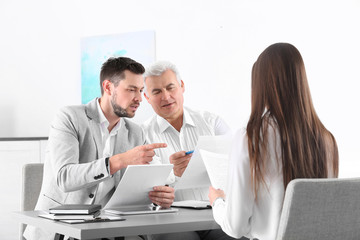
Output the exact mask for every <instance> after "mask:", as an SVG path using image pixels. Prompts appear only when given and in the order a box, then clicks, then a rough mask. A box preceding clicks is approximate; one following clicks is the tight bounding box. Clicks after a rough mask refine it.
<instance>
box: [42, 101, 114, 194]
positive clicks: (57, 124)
mask: <svg viewBox="0 0 360 240" xmlns="http://www.w3.org/2000/svg"><path fill="white" fill-rule="evenodd" d="M79 118H80V116H79V117H78V116H76V113H75V111H74V110H73V109H71V108H69V107H67V108H63V109H62V110H60V111H59V113H58V114H57V116H56V118H55V120H54V121H53V123H52V125H51V130H50V135H49V142H48V150H49V156H50V161H51V165H52V166H53V169H52V170H53V174H54V176H56V182H57V185H58V187H59V188H60V189H61V190H62V191H64V192H71V191H76V190H79V189H83V188H87V187H91V186H94V185H96V184H98V183H99V182H100V181H102V180H104V179H106V178H107V177H109V176H110V175H109V172H108V170H107V167H106V164H105V158H100V159H88V160H87V161H86V162H80V153H79V151H80V141H79V137H80V133H79V129H80V128H79V120H78V119H79ZM83 124H85V123H83ZM83 137H89V138H92V136H90V135H89V136H83ZM87 148H88V149H86V147H83V148H82V151H95V150H94V149H91V148H92V146H87ZM89 156H90V155H89ZM94 156H95V154H94Z"/></svg>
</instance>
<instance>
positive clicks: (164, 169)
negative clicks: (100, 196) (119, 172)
mask: <svg viewBox="0 0 360 240" xmlns="http://www.w3.org/2000/svg"><path fill="white" fill-rule="evenodd" d="M172 169H173V165H172V164H160V165H130V166H128V167H127V169H126V170H125V173H124V175H123V177H122V179H121V181H120V182H119V184H118V186H117V187H116V190H115V192H114V194H113V196H112V197H111V199H110V200H109V202H108V203H107V204H106V206H105V207H104V209H114V208H119V207H122V206H129V205H148V204H150V203H151V201H150V199H149V196H148V193H149V192H150V191H152V189H153V187H154V186H161V185H165V181H166V179H167V177H168V176H169V174H170V172H171V170H172Z"/></svg>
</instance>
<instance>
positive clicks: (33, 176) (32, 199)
mask: <svg viewBox="0 0 360 240" xmlns="http://www.w3.org/2000/svg"><path fill="white" fill-rule="evenodd" d="M43 168H44V164H43V163H29V164H25V165H24V166H23V172H22V192H21V211H32V210H34V208H35V205H36V202H37V200H38V198H39V194H40V190H41V185H42V178H43ZM25 227H26V225H25V224H21V226H20V240H23V239H24V238H23V236H22V235H23V233H24V230H25Z"/></svg>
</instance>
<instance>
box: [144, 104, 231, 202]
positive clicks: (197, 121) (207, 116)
mask: <svg viewBox="0 0 360 240" xmlns="http://www.w3.org/2000/svg"><path fill="white" fill-rule="evenodd" d="M142 128H143V129H144V132H145V136H146V141H147V142H148V143H166V144H167V145H168V146H167V147H166V148H159V149H156V150H155V153H156V156H157V157H158V158H154V160H153V162H155V161H160V163H162V164H169V163H170V160H169V157H170V155H172V154H173V153H176V152H180V151H191V150H194V149H195V147H196V144H197V141H198V138H199V136H209V135H223V134H229V133H230V128H229V127H228V125H227V124H226V123H225V122H224V121H223V120H222V119H221V118H220V117H219V116H217V115H215V114H212V113H209V112H206V111H194V110H191V109H189V108H186V107H184V115H183V125H182V127H181V129H180V132H178V131H177V130H176V129H175V128H174V127H173V126H172V125H171V124H170V123H169V122H168V121H166V120H165V119H164V118H162V117H160V116H158V115H155V116H153V117H152V118H150V119H148V120H147V121H146V122H145V123H144V124H142ZM177 181H178V177H175V175H174V173H173V172H172V173H171V174H170V176H169V178H168V180H167V184H169V185H171V186H174V185H175V184H176V182H177ZM208 192H209V189H208V188H201V189H189V190H178V191H176V192H175V200H176V201H180V200H191V199H195V200H208Z"/></svg>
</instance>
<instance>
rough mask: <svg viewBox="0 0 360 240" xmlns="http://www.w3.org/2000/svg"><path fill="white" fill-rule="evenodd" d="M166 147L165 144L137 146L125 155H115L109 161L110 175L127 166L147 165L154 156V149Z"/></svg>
mask: <svg viewBox="0 0 360 240" xmlns="http://www.w3.org/2000/svg"><path fill="white" fill-rule="evenodd" d="M166 146H167V145H166V144H165V143H153V144H148V145H142V146H137V147H134V148H133V149H131V150H129V151H127V152H125V153H120V154H116V155H114V156H112V157H111V158H110V159H109V163H110V174H114V173H116V172H117V171H118V170H120V169H122V168H126V167H127V166H128V165H143V164H149V162H151V161H152V159H153V156H154V155H155V152H154V149H156V148H165V147H166Z"/></svg>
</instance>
